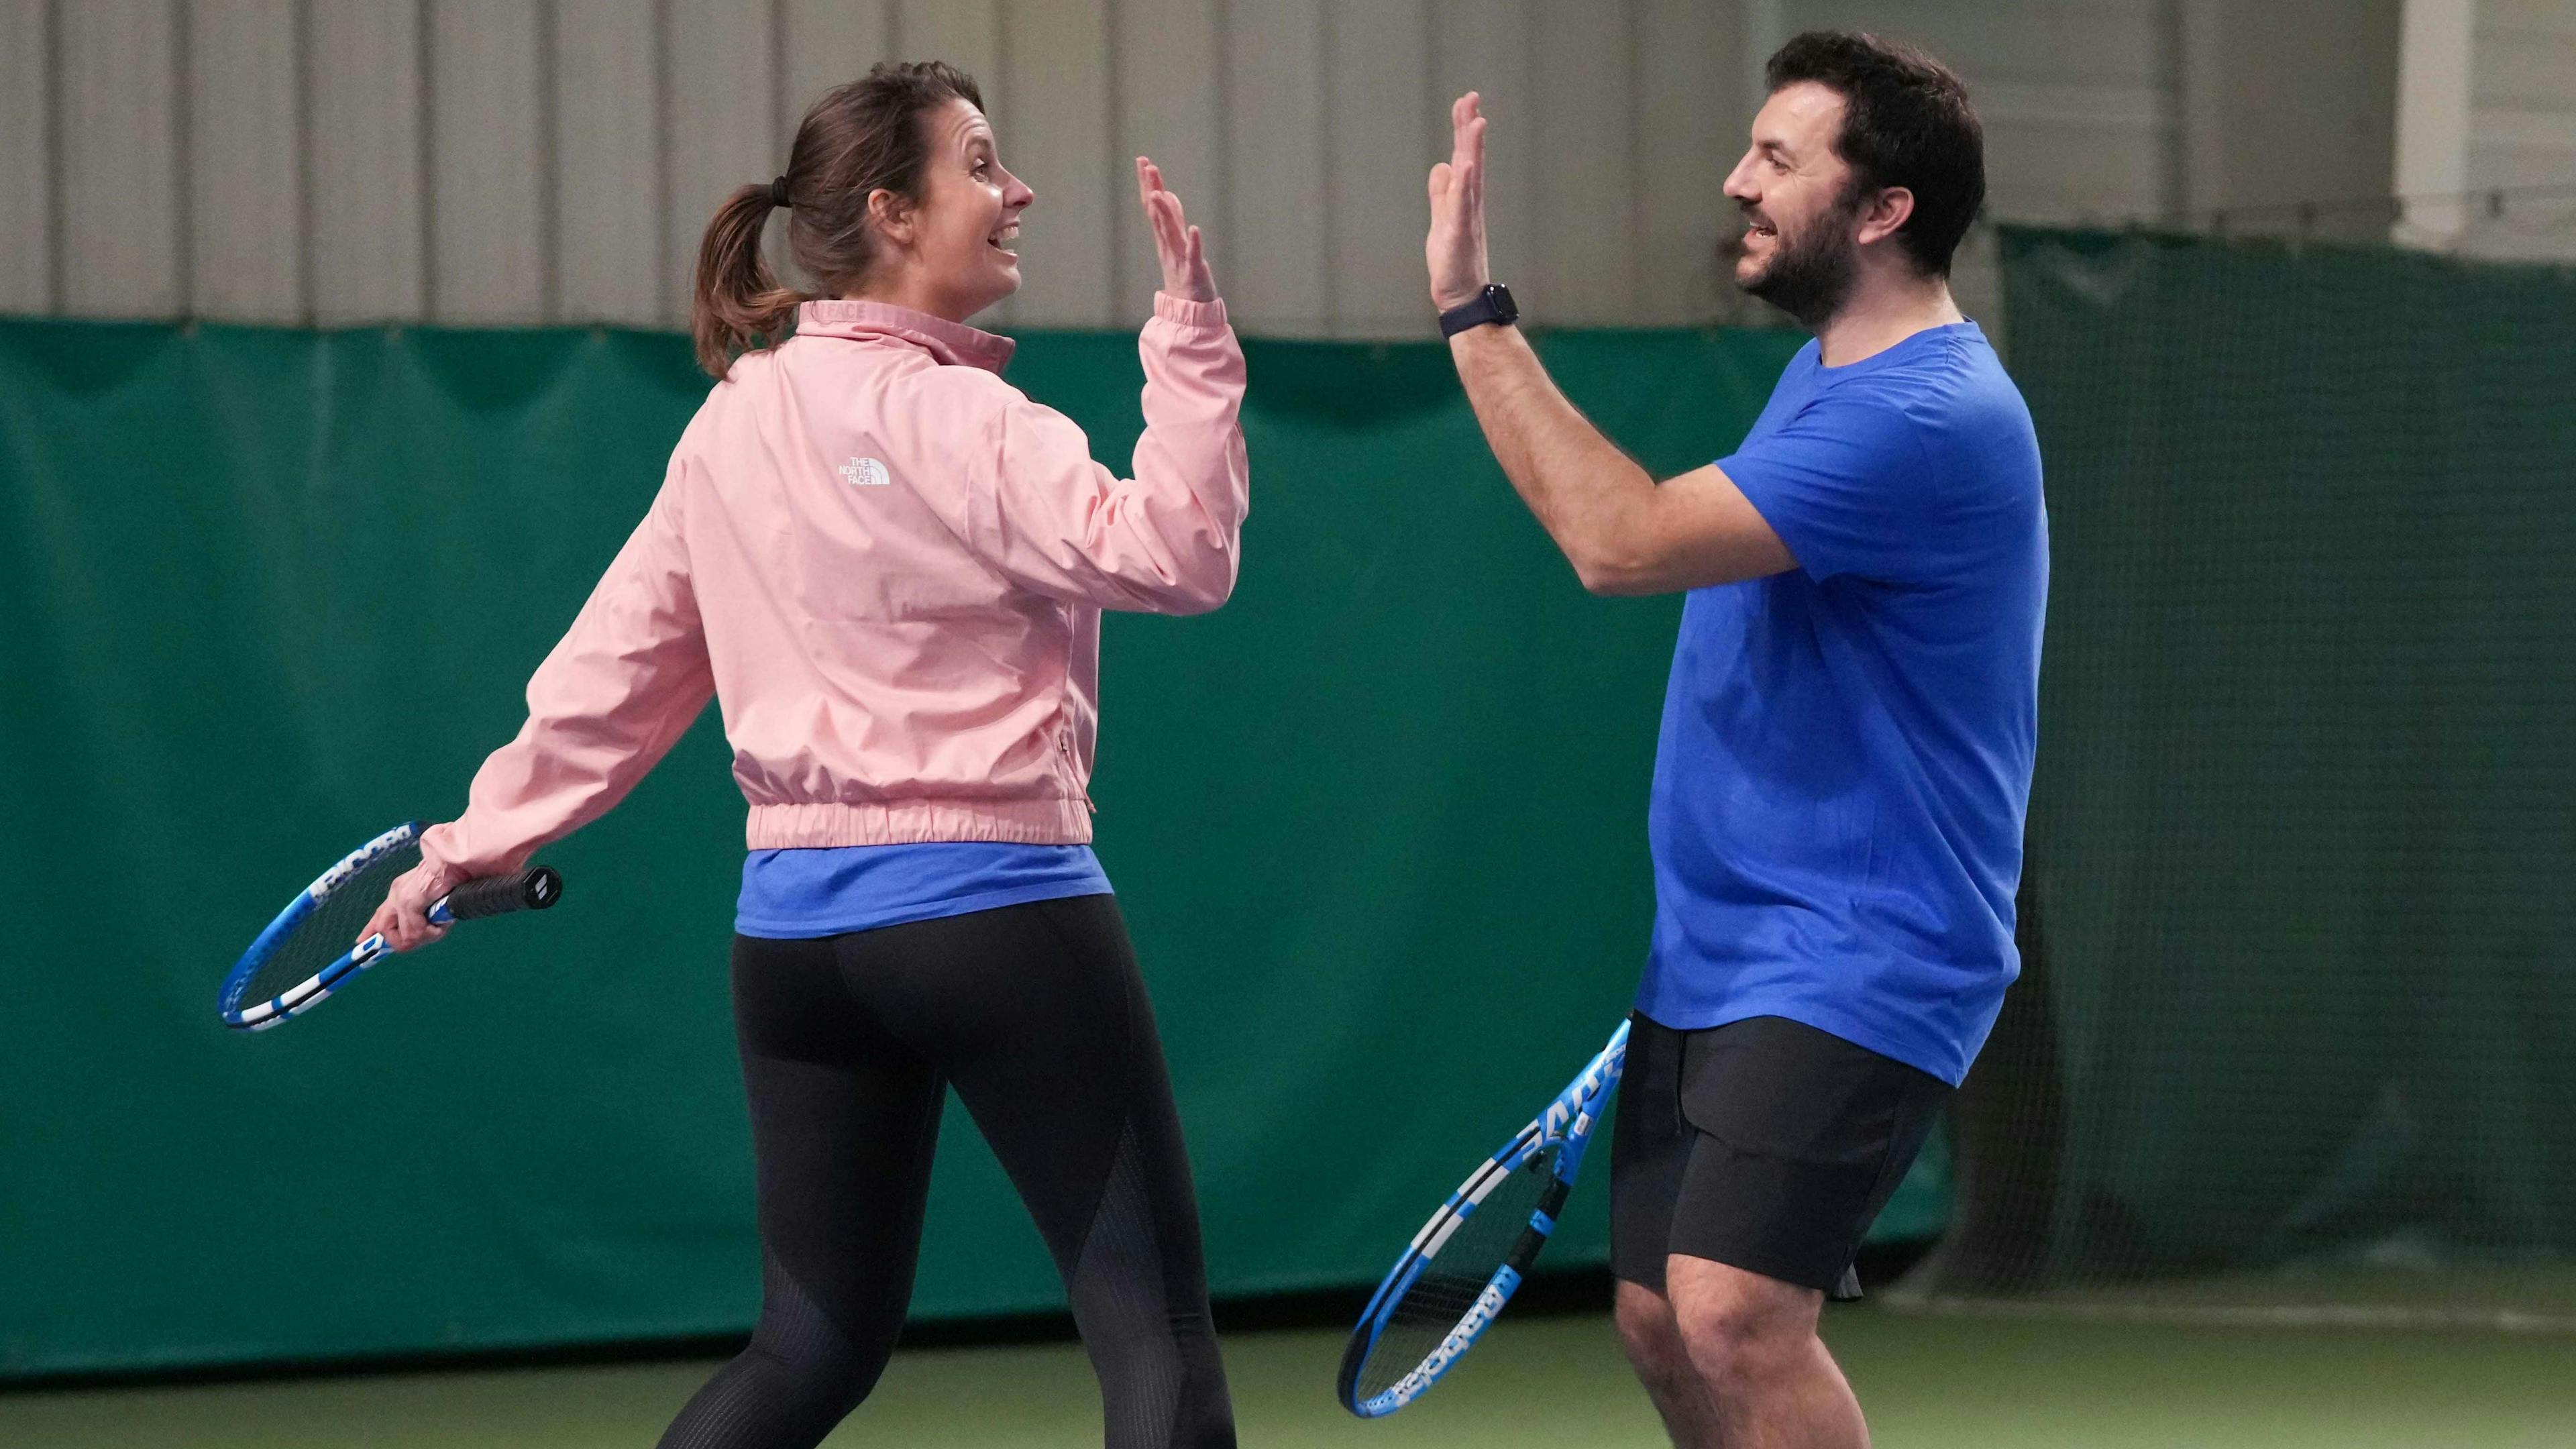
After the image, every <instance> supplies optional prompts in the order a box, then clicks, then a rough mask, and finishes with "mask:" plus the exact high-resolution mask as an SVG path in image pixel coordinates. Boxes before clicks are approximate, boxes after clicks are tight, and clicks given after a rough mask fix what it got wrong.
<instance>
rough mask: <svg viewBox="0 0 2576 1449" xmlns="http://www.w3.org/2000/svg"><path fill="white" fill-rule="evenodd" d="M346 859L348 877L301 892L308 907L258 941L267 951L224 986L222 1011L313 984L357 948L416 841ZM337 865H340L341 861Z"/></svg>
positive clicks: (410, 859)
mask: <svg viewBox="0 0 2576 1449" xmlns="http://www.w3.org/2000/svg"><path fill="white" fill-rule="evenodd" d="M378 844H380V845H382V842H378ZM370 848H371V849H373V848H374V847H370ZM351 859H352V860H354V861H356V862H357V864H356V865H355V866H354V867H352V868H349V874H348V875H346V876H344V877H342V878H341V879H340V880H338V881H336V882H332V883H331V885H330V888H329V890H328V891H327V893H321V894H319V895H318V896H317V895H316V894H315V893H307V895H306V897H305V899H306V900H308V901H310V902H311V903H312V904H311V905H310V907H309V908H308V909H306V910H305V911H304V912H303V913H302V914H301V915H300V916H298V917H297V919H295V920H293V921H291V922H289V921H284V920H281V921H280V924H282V925H285V926H286V930H285V931H284V932H282V933H276V927H274V926H272V927H271V928H270V930H271V932H272V933H276V934H275V938H274V939H268V938H263V941H264V944H266V945H267V946H268V948H269V949H268V953H267V954H266V955H265V956H263V957H260V958H259V959H258V960H257V961H256V963H255V964H253V965H252V966H251V969H250V970H249V971H247V972H244V973H243V974H242V975H241V977H240V978H239V979H238V980H237V981H234V982H228V983H226V984H225V989H224V1000H223V1009H224V1010H225V1011H226V1012H233V1011H238V1010H240V1009H241V1008H242V1007H245V1006H256V1005H257V1004H259V1003H260V1002H264V1001H271V1000H276V999H278V998H281V997H287V996H288V993H290V992H291V991H293V990H294V989H295V988H296V987H299V986H303V985H305V984H307V983H308V982H311V981H314V980H316V979H317V978H319V977H320V976H321V975H322V973H323V972H324V971H325V970H328V969H329V968H330V967H332V966H335V965H338V964H339V963H340V962H341V961H342V960H343V959H344V958H346V957H347V956H348V955H349V953H350V949H351V948H352V947H354V946H356V945H357V944H358V936H359V934H360V933H361V932H363V931H364V930H366V928H367V922H368V920H369V919H371V918H372V917H373V916H374V915H375V914H376V907H378V906H381V905H383V904H384V903H385V895H386V893H387V892H389V891H391V890H392V889H393V883H394V880H395V878H396V877H398V876H400V875H401V874H402V873H403V872H404V871H407V870H409V869H411V868H412V867H413V866H416V865H418V864H420V838H419V836H418V834H417V833H414V834H412V835H410V837H409V838H407V839H404V840H402V841H399V842H397V843H394V844H390V845H382V848H381V850H379V851H377V853H375V854H374V855H372V856H369V855H368V854H367V853H366V852H363V851H362V852H360V854H359V855H357V856H353V857H351ZM343 864H344V867H345V866H346V864H347V863H346V862H344V863H343ZM324 879H325V880H326V881H327V880H329V877H325V878H324ZM317 884H319V883H317ZM251 949H252V950H253V951H254V952H256V951H258V949H259V947H258V946H256V945H254V946H253V947H252V948H251ZM296 1004H297V1003H296V1001H295V1000H293V999H288V1000H287V1002H286V1009H287V1011H290V1012H291V1011H292V1010H293V1008H294V1007H295V1005H296ZM281 1014H284V1013H281Z"/></svg>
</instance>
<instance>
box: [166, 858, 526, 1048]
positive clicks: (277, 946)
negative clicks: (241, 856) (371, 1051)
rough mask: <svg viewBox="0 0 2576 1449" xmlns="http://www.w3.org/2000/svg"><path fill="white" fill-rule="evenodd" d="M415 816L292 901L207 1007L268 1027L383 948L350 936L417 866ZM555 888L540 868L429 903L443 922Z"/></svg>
mask: <svg viewBox="0 0 2576 1449" xmlns="http://www.w3.org/2000/svg"><path fill="white" fill-rule="evenodd" d="M421 828H422V827H421V823H420V822H419V821H417V820H413V821H408V822H406V823H404V824H401V825H397V826H395V827H394V828H393V829H391V830H388V831H386V832H385V833H384V834H382V835H379V836H377V837H376V838H375V839H373V840H370V841H368V842H367V843H366V844H364V845H361V846H359V847H358V848H357V849H356V850H353V851H351V852H349V854H348V855H347V856H346V857H345V858H343V859H342V860H341V861H340V863H339V864H338V865H335V866H333V867H331V868H330V869H329V870H326V871H324V872H322V878H321V879H320V880H317V881H315V882H314V883H313V884H312V885H310V886H308V887H306V888H305V890H304V893H303V894H301V895H299V896H297V897H296V898H295V899H294V900H293V901H292V902H290V903H289V904H288V905H287V907H286V909H285V910H282V911H280V912H278V913H277V919H276V920H273V921H271V922H269V923H268V929H267V930H265V931H262V932H260V933H259V939H258V940H256V941H253V942H251V943H250V949H249V950H247V951H244V952H243V953H242V958H241V960H239V961H238V962H235V963H234V965H233V969H232V973H231V974H230V975H228V976H226V977H225V978H224V987H223V992H222V994H221V995H220V996H219V997H218V998H217V999H216V1002H215V1009H216V1010H217V1011H219V1012H221V1013H222V1014H223V1018H224V1025H226V1026H229V1027H232V1028H234V1029H235V1030H237V1031H266V1030H267V1029H268V1028H270V1027H272V1026H275V1025H277V1024H278V1023H279V1022H281V1021H286V1020H288V1019H290V1018H292V1017H295V1016H299V1015H302V1014H303V1013H305V1012H307V1011H311V1010H312V1009H313V1008H314V1007H316V1006H319V1005H321V1004H322V1003H323V1002H324V1001H327V1000H329V999H330V996H331V993H333V992H335V991H337V990H339V989H340V988H341V987H343V986H346V985H348V984H349V983H350V982H351V981H354V980H356V979H357V978H358V975H359V973H361V972H363V971H365V970H366V969H367V968H368V967H370V966H372V965H374V964H375V963H376V962H377V961H378V960H379V959H381V958H382V957H383V956H384V955H385V953H386V949H387V948H386V945H385V938H384V937H383V936H382V935H381V934H379V935H373V936H369V937H368V938H367V939H365V940H363V941H359V942H358V944H356V945H355V946H352V945H350V944H349V943H350V941H351V940H353V939H355V937H356V936H357V934H358V932H359V931H361V930H363V929H365V927H366V924H367V921H368V920H369V918H371V917H373V916H374V915H375V913H376V907H378V906H380V905H382V904H384V900H385V892H386V890H387V889H389V888H390V887H391V886H392V885H393V882H394V877H396V876H398V875H401V874H402V873H403V872H404V871H407V870H409V869H411V868H412V867H413V866H415V865H417V864H419V863H420V833H421ZM562 895H563V877H561V876H559V875H556V874H555V873H554V871H552V870H551V869H549V868H547V867H545V866H542V865H537V866H530V867H529V868H527V869H526V870H523V871H520V872H518V873H517V874H515V875H495V876H486V877H484V878H483V879H481V880H471V881H467V882H466V883H465V884H463V885H461V886H458V887H457V888H456V889H455V890H452V891H450V892H448V893H447V894H446V895H445V896H442V897H440V898H439V899H438V900H437V901H435V902H433V903H432V904H431V906H430V908H429V912H428V915H429V922H430V924H431V925H433V926H444V925H448V924H451V923H453V922H456V921H470V920H474V919H476V918H478V917H482V916H498V915H503V914H506V913H508V912H511V911H542V910H544V909H545V908H547V907H548V906H551V905H553V904H554V903H555V902H556V901H557V900H558V899H560V898H561V897H562Z"/></svg>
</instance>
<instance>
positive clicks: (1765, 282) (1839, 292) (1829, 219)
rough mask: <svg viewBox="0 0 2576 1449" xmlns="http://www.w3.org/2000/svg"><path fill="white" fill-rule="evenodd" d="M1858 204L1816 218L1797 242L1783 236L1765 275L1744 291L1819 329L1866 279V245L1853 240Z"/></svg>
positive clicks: (1745, 283) (1836, 208)
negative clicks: (1862, 276) (1863, 258)
mask: <svg viewBox="0 0 2576 1449" xmlns="http://www.w3.org/2000/svg"><path fill="white" fill-rule="evenodd" d="M1856 211H1857V208H1855V207H1851V206H1842V205H1838V206H1836V207H1834V208H1833V210H1831V211H1829V212H1827V213H1826V214H1825V215H1823V216H1820V217H1817V218H1816V219H1815V220H1814V221H1813V222H1810V223H1809V224H1808V226H1807V228H1806V230H1805V231H1803V232H1801V233H1799V235H1798V237H1797V238H1796V239H1795V240H1794V241H1793V240H1791V239H1790V238H1789V237H1786V236H1782V237H1781V238H1780V241H1779V245H1777V246H1776V247H1774V248H1773V249H1772V253H1771V263H1770V265H1769V266H1766V267H1764V268H1763V269H1762V274H1761V275H1760V276H1757V277H1755V278H1754V279H1753V280H1751V281H1749V282H1743V283H1739V285H1740V286H1742V287H1743V288H1744V290H1745V291H1746V292H1748V293H1750V294H1752V295H1753V296H1756V297H1759V298H1761V299H1762V300H1763V301H1765V302H1768V303H1770V304H1771V305H1772V306H1774V307H1777V308H1779V309H1780V310H1781V311H1783V312H1786V313H1788V314H1789V315H1790V316H1791V317H1794V318H1796V319H1797V321H1798V324H1799V325H1800V326H1802V327H1806V328H1808V329H1810V330H1813V329H1815V328H1818V327H1822V326H1823V325H1824V324H1825V323H1826V322H1827V321H1829V320H1831V319H1832V317H1833V315H1834V314H1835V313H1837V312H1839V311H1841V310H1842V309H1843V303H1845V302H1847V301H1849V300H1851V294H1852V288H1853V287H1854V286H1855V285H1857V284H1858V283H1859V280H1860V249H1859V248H1858V247H1856V246H1854V245H1853V244H1852V235H1851V220H1852V217H1853V215H1854V214H1855V213H1856Z"/></svg>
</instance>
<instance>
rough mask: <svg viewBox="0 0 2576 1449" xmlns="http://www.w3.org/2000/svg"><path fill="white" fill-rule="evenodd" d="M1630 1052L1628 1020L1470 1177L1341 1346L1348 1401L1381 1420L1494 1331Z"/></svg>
mask: <svg viewBox="0 0 2576 1449" xmlns="http://www.w3.org/2000/svg"><path fill="white" fill-rule="evenodd" d="M1627 1059H1628V1023H1626V1022H1624V1021H1623V1022H1621V1023H1619V1029H1618V1030H1617V1031H1615V1032H1613V1033H1611V1034H1610V1044H1609V1045H1608V1046H1605V1047H1603V1048H1602V1049H1601V1055H1599V1056H1597V1057H1594V1058H1593V1059H1592V1064H1591V1065H1590V1066H1588V1067H1585V1068H1584V1069H1583V1074H1582V1075H1581V1076H1578V1077H1576V1078H1575V1079H1574V1081H1573V1083H1572V1084H1571V1085H1569V1086H1568V1087H1567V1088H1566V1089H1565V1090H1564V1091H1562V1092H1560V1093H1558V1094H1557V1097H1556V1100H1555V1101H1553V1102H1550V1103H1548V1105H1547V1110H1546V1111H1544V1112H1541V1113H1539V1114H1538V1118H1537V1120H1536V1121H1533V1122H1531V1123H1530V1124H1529V1125H1528V1126H1526V1127H1524V1128H1522V1129H1521V1130H1520V1131H1519V1132H1518V1133H1516V1134H1514V1135H1513V1137H1512V1140H1511V1141H1509V1142H1506V1143H1504V1144H1503V1150H1502V1151H1500V1152H1497V1153H1495V1154H1494V1155H1493V1156H1492V1157H1491V1158H1488V1159H1487V1160H1486V1161H1485V1162H1484V1163H1482V1164H1481V1165H1479V1166H1478V1167H1477V1168H1476V1170H1475V1171H1474V1172H1472V1173H1470V1174H1468V1176H1467V1180H1466V1181H1465V1182H1464V1183H1461V1184H1459V1187H1458V1190H1457V1191H1456V1192H1453V1193H1451V1194H1449V1200H1448V1201H1447V1202H1445V1203H1442V1204H1441V1205H1440V1211H1438V1212H1436V1213H1433V1214H1432V1215H1431V1221H1429V1222H1427V1223H1424V1224H1423V1225H1422V1231H1421V1232H1418V1233H1415V1234H1414V1235H1413V1244H1412V1246H1411V1247H1408V1248H1406V1249H1405V1250H1404V1256H1403V1257H1401V1258H1398V1259H1396V1262H1395V1268H1394V1270H1393V1271H1392V1272H1389V1273H1388V1274H1387V1275H1386V1281H1384V1282H1382V1283H1380V1284H1378V1288H1377V1296H1376V1297H1374V1298H1371V1299H1370V1300H1369V1304H1368V1307H1367V1308H1365V1309H1363V1310H1362V1311H1361V1313H1360V1322H1359V1327H1357V1328H1354V1329H1352V1330H1351V1341H1350V1346H1349V1347H1348V1348H1347V1349H1345V1350H1343V1353H1342V1372H1341V1380H1340V1384H1339V1386H1338V1390H1337V1391H1338V1392H1339V1393H1340V1395H1341V1400H1342V1407H1344V1408H1346V1409H1348V1410H1350V1411H1351V1412H1352V1413H1354V1414H1357V1415H1359V1416H1360V1417H1361V1418H1363V1419H1376V1418H1382V1417H1384V1416H1386V1415H1388V1414H1392V1413H1394V1412H1395V1411H1396V1410H1398V1409H1401V1408H1403V1407H1404V1406H1405V1405H1407V1404H1409V1403H1412V1402H1413V1401H1414V1400H1415V1399H1417V1398H1419V1397H1421V1395H1422V1393H1423V1391H1424V1390H1426V1389H1428V1388H1430V1387H1431V1386H1432V1385H1433V1384H1435V1383H1438V1382H1439V1381H1440V1376H1441V1375H1442V1374H1444V1373H1447V1372H1448V1371H1449V1369H1450V1366H1451V1365H1453V1364H1455V1363H1456V1362H1457V1361H1458V1358H1459V1355H1461V1354H1464V1353H1465V1352H1466V1351H1467V1350H1468V1348H1469V1347H1471V1346H1473V1345H1474V1343H1475V1342H1476V1339H1477V1337H1478V1335H1480V1334H1482V1333H1483V1332H1484V1331H1485V1330H1486V1329H1487V1328H1488V1327H1491V1326H1492V1324H1493V1322H1494V1319H1495V1318H1496V1317H1497V1316H1499V1315H1500V1314H1501V1313H1502V1311H1503V1305H1504V1304H1505V1303H1508V1302H1510V1301H1511V1297H1512V1292H1513V1290H1515V1289H1517V1288H1519V1287H1520V1286H1521V1277H1522V1275H1523V1274H1525V1273H1527V1272H1528V1271H1529V1267H1530V1264H1531V1263H1532V1262H1533V1261H1535V1260H1536V1259H1537V1257H1538V1253H1539V1249H1541V1248H1544V1247H1546V1246H1547V1239H1548V1234H1550V1233H1552V1232H1554V1231H1556V1215H1557V1213H1558V1212H1559V1211H1561V1210H1562V1209H1563V1208H1564V1207H1565V1197H1566V1194H1567V1193H1569V1192H1571V1191H1573V1189H1574V1174H1575V1173H1576V1172H1577V1171H1579V1170H1580V1169H1581V1168H1582V1166H1583V1149H1584V1148H1585V1147H1586V1146H1587V1145H1589V1144H1590V1142H1591V1141H1592V1129H1593V1127H1594V1126H1595V1125H1596V1124H1598V1123H1599V1122H1600V1120H1601V1112H1602V1108H1603V1107H1604V1106H1606V1105H1607V1104H1608V1102H1609V1098H1610V1093H1611V1090H1612V1089H1613V1088H1615V1087H1617V1086H1618V1085H1619V1071H1620V1068H1621V1067H1622V1066H1624V1065H1625V1064H1626V1062H1627Z"/></svg>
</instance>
